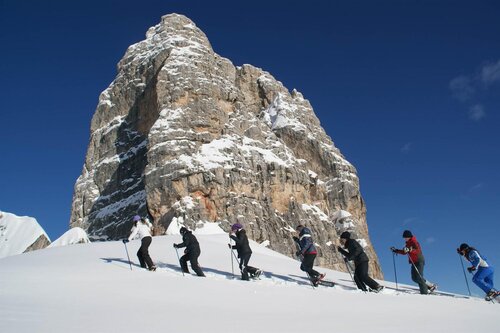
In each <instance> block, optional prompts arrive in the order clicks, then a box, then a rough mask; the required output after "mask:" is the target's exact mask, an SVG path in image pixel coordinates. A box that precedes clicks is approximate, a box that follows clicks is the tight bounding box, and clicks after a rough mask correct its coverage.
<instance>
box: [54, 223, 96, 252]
mask: <svg viewBox="0 0 500 333" xmlns="http://www.w3.org/2000/svg"><path fill="white" fill-rule="evenodd" d="M79 243H90V240H89V236H87V233H86V232H85V230H83V229H82V228H78V227H75V228H71V229H69V230H68V231H66V232H65V233H64V234H63V235H62V236H61V237H59V238H58V239H56V240H55V241H53V242H52V243H50V245H49V247H56V246H66V245H72V244H79Z"/></svg>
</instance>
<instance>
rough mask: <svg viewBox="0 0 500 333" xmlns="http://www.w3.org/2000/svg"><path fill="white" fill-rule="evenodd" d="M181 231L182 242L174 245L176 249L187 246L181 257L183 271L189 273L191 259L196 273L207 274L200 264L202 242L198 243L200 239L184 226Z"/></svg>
mask: <svg viewBox="0 0 500 333" xmlns="http://www.w3.org/2000/svg"><path fill="white" fill-rule="evenodd" d="M180 232H181V235H182V243H180V244H174V247H175V248H176V249H178V248H181V247H185V248H186V249H185V250H184V255H183V256H182V257H181V258H180V259H179V262H180V264H181V268H182V271H183V272H184V273H188V274H189V269H188V266H187V262H188V261H191V268H192V269H193V271H195V273H196V275H198V276H205V274H203V271H202V270H201V268H200V265H199V264H198V257H199V256H200V254H201V250H200V244H199V243H198V240H197V239H196V237H195V236H194V235H193V234H192V233H191V231H189V230H188V229H186V228H184V227H182V228H181V230H180Z"/></svg>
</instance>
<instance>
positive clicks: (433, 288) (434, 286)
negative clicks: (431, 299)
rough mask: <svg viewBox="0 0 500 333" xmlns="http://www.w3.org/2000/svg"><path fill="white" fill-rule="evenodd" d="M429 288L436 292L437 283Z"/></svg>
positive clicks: (430, 291)
mask: <svg viewBox="0 0 500 333" xmlns="http://www.w3.org/2000/svg"><path fill="white" fill-rule="evenodd" d="M428 289H429V293H432V292H434V290H436V289H437V284H433V285H432V286H430V287H428Z"/></svg>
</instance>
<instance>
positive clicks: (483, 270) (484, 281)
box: [457, 243, 500, 301]
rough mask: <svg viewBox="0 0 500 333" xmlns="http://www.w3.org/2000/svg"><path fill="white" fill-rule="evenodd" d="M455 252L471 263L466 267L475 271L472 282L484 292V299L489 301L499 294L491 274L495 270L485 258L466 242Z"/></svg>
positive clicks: (470, 271)
mask: <svg viewBox="0 0 500 333" xmlns="http://www.w3.org/2000/svg"><path fill="white" fill-rule="evenodd" d="M457 252H458V254H460V255H462V256H464V257H465V259H467V261H469V262H470V263H471V264H472V266H471V267H467V270H468V271H469V273H472V272H474V271H475V272H476V273H475V274H474V277H473V278H472V282H474V283H475V284H476V285H477V286H478V287H479V288H481V289H482V290H483V291H484V292H485V293H486V297H485V299H486V300H487V301H491V300H492V299H493V298H495V297H497V296H498V295H500V292H499V291H497V290H496V289H495V288H494V286H493V274H494V272H495V271H494V269H493V267H492V266H490V265H489V264H488V262H487V261H486V258H485V257H484V256H482V255H481V254H480V253H479V251H478V250H476V249H475V248H473V247H470V246H469V245H468V244H466V243H463V244H461V245H460V247H459V248H458V249H457Z"/></svg>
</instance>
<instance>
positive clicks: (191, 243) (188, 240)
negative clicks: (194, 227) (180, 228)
mask: <svg viewBox="0 0 500 333" xmlns="http://www.w3.org/2000/svg"><path fill="white" fill-rule="evenodd" d="M177 247H185V248H186V250H185V251H184V253H189V254H200V253H201V250H200V244H199V243H198V240H197V239H196V237H195V235H193V233H192V232H191V231H186V232H185V233H184V235H182V243H180V244H179V245H178V246H177Z"/></svg>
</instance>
